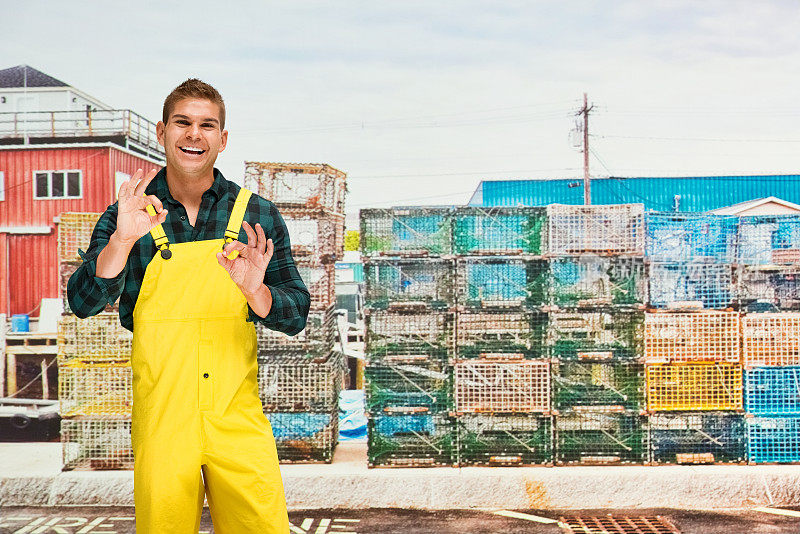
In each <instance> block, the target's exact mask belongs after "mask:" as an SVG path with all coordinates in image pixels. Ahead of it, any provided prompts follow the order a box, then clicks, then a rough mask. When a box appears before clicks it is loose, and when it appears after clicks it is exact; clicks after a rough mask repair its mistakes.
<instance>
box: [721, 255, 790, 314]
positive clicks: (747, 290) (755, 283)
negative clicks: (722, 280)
mask: <svg viewBox="0 0 800 534" xmlns="http://www.w3.org/2000/svg"><path fill="white" fill-rule="evenodd" d="M737 278H738V280H737V288H738V289H737V290H738V292H739V302H740V303H741V305H742V307H743V308H747V307H750V306H753V305H755V306H761V307H764V306H766V307H768V308H770V309H772V310H773V311H777V310H800V265H789V266H767V267H746V266H742V267H740V268H739V269H738V270H737Z"/></svg>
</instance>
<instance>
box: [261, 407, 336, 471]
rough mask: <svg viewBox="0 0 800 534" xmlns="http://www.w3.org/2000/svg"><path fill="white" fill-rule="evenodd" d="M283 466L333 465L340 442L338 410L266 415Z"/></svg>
mask: <svg viewBox="0 0 800 534" xmlns="http://www.w3.org/2000/svg"><path fill="white" fill-rule="evenodd" d="M266 416H267V419H268V420H269V423H270V426H271V427H272V435H273V436H274V437H275V446H276V447H277V449H278V460H279V461H280V462H281V463H330V462H331V460H332V459H333V451H334V449H335V448H336V445H337V443H338V442H339V414H338V409H334V411H332V412H328V413H317V412H314V413H306V412H288V413H287V412H269V413H266Z"/></svg>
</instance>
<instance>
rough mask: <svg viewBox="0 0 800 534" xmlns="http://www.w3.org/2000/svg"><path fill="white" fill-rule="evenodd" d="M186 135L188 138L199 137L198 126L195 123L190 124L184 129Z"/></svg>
mask: <svg viewBox="0 0 800 534" xmlns="http://www.w3.org/2000/svg"><path fill="white" fill-rule="evenodd" d="M186 137H188V138H190V139H199V138H200V126H199V125H197V124H192V125H191V126H189V127H188V128H187V129H186Z"/></svg>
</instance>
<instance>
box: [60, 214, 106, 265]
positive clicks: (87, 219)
mask: <svg viewBox="0 0 800 534" xmlns="http://www.w3.org/2000/svg"><path fill="white" fill-rule="evenodd" d="M101 215H102V213H77V212H65V213H62V214H61V215H59V223H58V259H59V261H78V262H80V260H81V257H80V256H79V255H78V249H81V250H83V251H84V252H86V251H87V250H88V249H89V243H90V242H91V238H92V232H93V231H94V227H95V226H96V225H97V221H99V220H100V216H101Z"/></svg>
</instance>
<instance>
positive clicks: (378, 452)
mask: <svg viewBox="0 0 800 534" xmlns="http://www.w3.org/2000/svg"><path fill="white" fill-rule="evenodd" d="M455 455H456V448H455V438H454V426H453V420H452V418H450V417H448V416H446V415H432V414H408V415H370V417H369V420H368V424H367V461H368V465H369V467H377V466H384V467H433V466H444V465H452V464H453V462H454V461H455Z"/></svg>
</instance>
